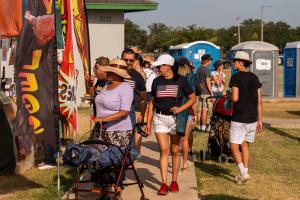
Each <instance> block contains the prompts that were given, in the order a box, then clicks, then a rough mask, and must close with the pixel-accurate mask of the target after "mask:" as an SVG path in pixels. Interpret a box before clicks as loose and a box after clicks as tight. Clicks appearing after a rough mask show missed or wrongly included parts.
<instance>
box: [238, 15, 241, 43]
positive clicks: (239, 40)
mask: <svg viewBox="0 0 300 200" xmlns="http://www.w3.org/2000/svg"><path fill="white" fill-rule="evenodd" d="M237 22H238V24H237V26H238V43H241V30H240V29H241V28H240V17H237Z"/></svg>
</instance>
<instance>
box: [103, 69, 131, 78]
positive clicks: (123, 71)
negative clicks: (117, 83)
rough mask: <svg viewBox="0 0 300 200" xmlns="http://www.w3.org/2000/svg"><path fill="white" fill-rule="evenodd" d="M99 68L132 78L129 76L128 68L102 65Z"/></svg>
mask: <svg viewBox="0 0 300 200" xmlns="http://www.w3.org/2000/svg"><path fill="white" fill-rule="evenodd" d="M99 69H100V70H101V71H104V72H112V73H115V74H117V75H119V76H121V77H123V78H127V79H130V78H131V77H130V76H129V74H128V72H127V70H125V69H121V68H117V67H111V66H100V67H99Z"/></svg>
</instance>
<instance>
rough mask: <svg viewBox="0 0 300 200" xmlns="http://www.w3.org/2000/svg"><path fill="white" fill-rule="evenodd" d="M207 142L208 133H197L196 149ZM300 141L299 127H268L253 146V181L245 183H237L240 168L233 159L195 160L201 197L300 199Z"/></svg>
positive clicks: (251, 173) (195, 139) (251, 164)
mask: <svg viewBox="0 0 300 200" xmlns="http://www.w3.org/2000/svg"><path fill="white" fill-rule="evenodd" d="M206 143H207V135H199V134H196V135H195V137H194V150H195V151H196V152H199V150H200V149H205V147H206ZM299 143H300V134H299V130H285V129H274V128H272V130H268V129H265V130H264V131H263V132H262V133H261V135H260V136H259V137H257V138H256V141H255V143H254V144H253V145H252V146H251V155H252V157H251V163H250V167H249V168H250V169H249V173H250V175H251V180H250V181H249V182H248V184H246V185H236V184H235V182H234V176H236V175H237V174H238V170H237V168H236V166H235V164H233V163H232V162H231V163H228V164H224V163H218V162H217V161H215V160H207V161H204V162H199V161H198V162H195V166H196V174H197V183H198V189H199V193H200V196H201V200H205V199H300V190H299V188H300V168H299V166H300V157H299V153H297V152H300V145H299ZM196 155H198V154H197V153H196Z"/></svg>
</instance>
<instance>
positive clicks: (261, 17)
mask: <svg viewBox="0 0 300 200" xmlns="http://www.w3.org/2000/svg"><path fill="white" fill-rule="evenodd" d="M260 11H261V13H260V41H262V42H263V41H264V22H263V12H264V6H262V7H261V10H260Z"/></svg>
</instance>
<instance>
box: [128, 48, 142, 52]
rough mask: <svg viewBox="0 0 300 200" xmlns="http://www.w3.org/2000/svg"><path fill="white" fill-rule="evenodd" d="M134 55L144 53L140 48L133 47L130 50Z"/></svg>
mask: <svg viewBox="0 0 300 200" xmlns="http://www.w3.org/2000/svg"><path fill="white" fill-rule="evenodd" d="M130 49H131V50H132V51H133V52H134V53H142V50H140V49H139V48H138V47H131V48H130Z"/></svg>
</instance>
